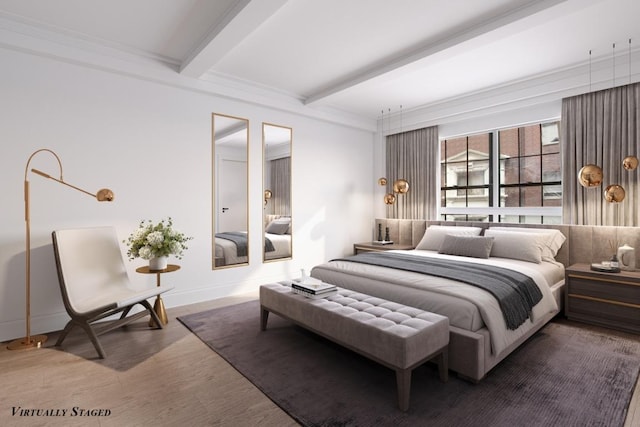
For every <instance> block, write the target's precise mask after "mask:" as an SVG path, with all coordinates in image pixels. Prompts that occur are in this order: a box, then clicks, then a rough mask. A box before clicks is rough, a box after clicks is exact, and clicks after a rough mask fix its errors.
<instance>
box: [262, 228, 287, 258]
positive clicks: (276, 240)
mask: <svg viewBox="0 0 640 427" xmlns="http://www.w3.org/2000/svg"><path fill="white" fill-rule="evenodd" d="M264 235H265V237H266V238H267V239H269V240H271V243H273V247H274V248H275V249H276V250H275V251H271V252H265V253H264V256H265V259H276V258H288V257H290V256H291V234H271V233H264Z"/></svg>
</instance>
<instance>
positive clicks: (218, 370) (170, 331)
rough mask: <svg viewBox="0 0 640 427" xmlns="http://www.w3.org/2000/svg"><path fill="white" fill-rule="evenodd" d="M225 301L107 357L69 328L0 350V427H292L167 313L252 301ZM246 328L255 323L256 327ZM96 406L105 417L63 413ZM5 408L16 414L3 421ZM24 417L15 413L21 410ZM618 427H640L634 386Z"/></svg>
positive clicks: (117, 341)
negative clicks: (36, 343)
mask: <svg viewBox="0 0 640 427" xmlns="http://www.w3.org/2000/svg"><path fill="white" fill-rule="evenodd" d="M256 297H257V294H251V295H244V296H240V297H229V298H223V299H219V300H214V301H208V302H203V303H199V304H194V305H189V306H184V307H177V308H172V309H169V310H167V311H168V316H169V323H168V324H167V325H166V326H165V329H164V330H162V331H158V330H150V329H148V328H147V324H146V322H140V323H136V324H133V325H131V326H129V327H128V328H127V330H119V331H113V332H110V333H108V334H105V335H103V336H101V337H100V338H101V342H102V344H103V346H104V348H105V350H106V352H107V358H106V359H104V360H101V359H98V358H97V354H96V352H95V350H94V348H93V346H92V345H91V344H90V342H89V340H88V339H87V338H86V335H85V334H84V332H83V331H81V330H79V329H75V330H74V331H73V332H72V333H71V334H70V335H69V337H68V338H67V339H66V340H65V342H64V344H63V347H62V349H57V348H55V347H54V346H53V345H54V343H55V341H56V339H57V335H58V334H57V333H52V334H49V339H48V341H47V342H46V343H45V348H43V349H36V350H28V351H10V350H7V349H6V343H5V344H3V345H2V347H1V348H0V384H1V385H0V389H1V392H0V402H1V403H0V425H2V426H65V427H67V426H100V427H105V426H155V427H157V426H178V425H180V424H184V425H185V426H186V425H188V426H278V427H282V426H284V427H286V426H297V425H298V424H297V423H296V422H295V421H294V420H293V419H292V418H290V417H289V416H288V415H287V414H286V413H285V412H284V411H282V410H281V409H280V408H279V407H278V406H276V405H275V404H274V403H273V402H271V400H269V399H268V398H267V397H266V396H265V395H263V394H262V393H261V392H260V391H259V390H258V389H257V388H256V387H255V386H254V385H253V384H251V383H250V382H249V381H248V380H246V379H245V378H244V377H243V376H242V375H240V374H239V373H238V372H237V371H236V370H235V369H234V368H232V367H231V366H230V365H229V364H228V363H226V362H225V361H224V360H223V359H222V358H221V357H220V356H218V355H217V353H215V352H214V351H212V350H210V349H209V347H207V346H206V345H205V344H204V343H202V342H201V341H200V340H199V339H198V338H197V337H196V336H195V335H193V334H192V333H191V332H189V331H188V330H187V329H186V328H185V327H184V326H183V325H182V324H181V323H180V322H179V321H177V320H176V317H177V316H181V315H184V314H188V313H195V312H199V311H202V310H206V309H209V308H214V307H220V306H224V305H230V304H237V303H239V302H243V301H247V300H250V299H255V298H256ZM256 327H258V326H257V325H256ZM74 408H77V409H76V414H77V412H78V411H79V410H80V409H84V410H89V409H94V410H96V409H103V410H108V411H110V415H109V416H103V417H99V418H98V417H93V416H79V415H77V416H71V415H73V414H72V411H73V410H74ZM31 409H39V410H54V411H55V410H60V411H61V410H67V411H68V412H67V414H66V416H58V417H56V416H39V417H34V416H26V415H23V416H20V415H19V413H20V411H23V410H31ZM14 411H17V412H18V414H16V415H12V414H13V412H14ZM23 413H24V412H23ZM625 427H640V383H639V384H636V390H635V393H634V397H633V400H632V402H631V405H630V408H629V414H628V416H627V422H626V423H625Z"/></svg>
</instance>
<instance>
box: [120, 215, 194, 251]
mask: <svg viewBox="0 0 640 427" xmlns="http://www.w3.org/2000/svg"><path fill="white" fill-rule="evenodd" d="M191 239H193V237H187V236H185V235H184V234H182V233H180V232H178V231H176V230H174V229H173V221H172V220H171V217H169V218H167V219H166V220H164V219H163V220H161V221H160V222H159V223H157V224H153V222H151V220H147V221H145V220H142V221H140V225H139V226H138V229H137V230H135V231H134V232H133V233H131V235H130V236H129V238H128V239H127V240H123V241H122V242H123V243H127V244H128V245H129V250H128V251H127V256H128V257H129V259H130V260H133V259H135V258H142V259H147V260H148V259H151V258H157V257H162V256H169V255H175V256H176V257H177V258H178V259H182V253H183V251H184V250H186V249H188V247H187V245H186V243H187V242H188V241H189V240H191Z"/></svg>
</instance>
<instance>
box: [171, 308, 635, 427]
mask: <svg viewBox="0 0 640 427" xmlns="http://www.w3.org/2000/svg"><path fill="white" fill-rule="evenodd" d="M259 311H260V309H259V303H258V301H250V302H246V303H242V304H238V305H233V306H228V307H224V308H217V309H213V310H208V311H205V312H201V313H195V314H190V315H186V316H182V317H180V318H179V320H180V321H181V322H182V323H183V324H184V325H185V326H186V327H187V328H189V329H190V330H191V331H192V332H193V333H194V334H196V335H197V336H198V337H199V338H200V339H201V340H202V341H203V342H205V343H206V344H207V345H208V346H209V347H210V348H212V349H213V350H214V351H216V352H217V353H218V354H220V355H221V356H222V357H223V358H224V359H225V360H227V361H228V362H229V363H230V364H231V365H232V366H233V367H234V368H235V369H237V370H238V371H239V372H240V373H241V374H242V375H244V376H245V377H246V378H248V379H249V381H251V382H252V383H253V384H255V385H256V386H257V387H258V388H259V389H260V390H261V391H262V392H263V393H264V394H265V395H267V396H268V397H269V398H270V399H271V400H272V401H273V402H275V403H276V404H277V405H278V406H280V407H281V408H282V409H283V410H284V411H286V412H287V413H288V414H289V415H290V416H291V417H292V418H294V419H295V420H296V421H297V422H299V423H300V424H302V425H304V426H545V427H546V426H581V427H582V426H622V425H623V424H624V420H625V417H626V412H627V408H628V406H629V402H630V400H631V396H632V393H633V388H634V385H635V382H636V379H637V377H638V373H639V371H640V339H635V338H634V337H633V336H626V335H624V334H622V335H620V334H617V335H616V334H608V333H607V332H606V330H603V329H597V328H588V327H582V326H581V325H578V324H575V323H570V322H566V321H564V322H563V321H558V322H555V321H554V322H551V323H549V324H548V325H547V326H545V327H544V328H543V329H542V330H541V331H540V332H538V333H537V334H536V335H534V336H533V337H531V339H530V340H528V341H527V342H526V343H525V344H524V345H522V346H521V347H520V348H519V349H517V350H516V351H515V352H514V353H512V354H511V355H510V356H509V357H507V358H506V359H505V360H504V361H502V362H501V363H500V364H499V365H498V366H496V367H495V368H494V369H493V370H492V371H491V372H490V374H489V375H488V376H487V377H486V378H485V379H483V380H482V381H481V382H480V383H478V384H472V383H470V382H467V381H464V380H461V379H459V378H457V377H456V376H455V375H450V378H449V381H448V382H447V383H442V382H440V381H439V379H438V372H437V368H436V366H435V365H434V364H431V363H427V364H425V365H423V366H421V367H419V368H417V369H415V370H414V373H413V377H412V388H411V403H410V405H411V406H410V408H409V411H407V412H401V411H400V410H398V407H397V398H396V383H395V373H394V372H393V371H392V370H391V369H388V368H385V367H383V366H381V365H378V364H376V363H374V362H371V361H369V360H368V359H366V358H364V357H361V356H359V355H357V354H356V353H353V352H351V351H349V350H346V349H344V348H342V347H340V346H338V345H335V344H333V343H331V342H330V341H328V340H326V339H324V338H321V337H319V336H317V335H315V334H313V333H310V332H308V331H306V330H304V329H302V328H300V327H298V326H295V325H293V324H292V323H291V322H290V321H288V320H284V319H282V318H280V317H278V316H277V315H274V314H270V315H269V322H268V326H267V330H266V331H264V332H261V331H260V320H259V319H260V318H259Z"/></svg>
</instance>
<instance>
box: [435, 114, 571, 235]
mask: <svg viewBox="0 0 640 427" xmlns="http://www.w3.org/2000/svg"><path fill="white" fill-rule="evenodd" d="M561 173H562V171H561V159H560V138H559V122H549V123H540V124H535V125H527V126H520V127H515V128H510V129H501V130H496V131H493V132H489V133H483V134H478V135H470V136H464V137H458V138H452V139H445V140H441V142H440V180H441V182H440V184H441V186H440V190H441V204H440V216H441V218H442V219H444V220H453V221H471V220H473V221H497V222H519V223H559V222H561V215H562V213H561V206H562V181H561V176H562V175H561Z"/></svg>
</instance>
